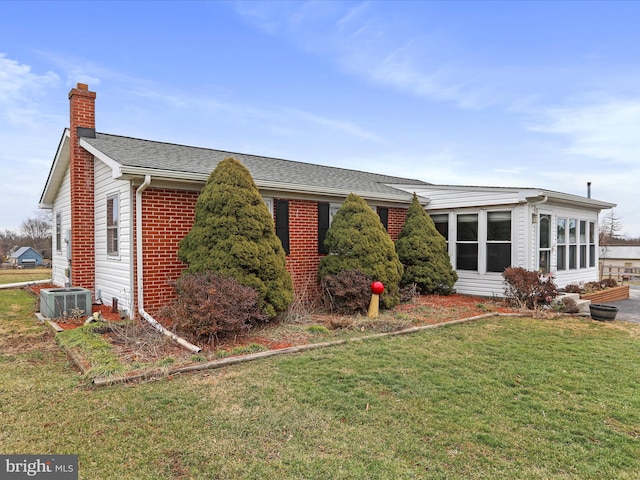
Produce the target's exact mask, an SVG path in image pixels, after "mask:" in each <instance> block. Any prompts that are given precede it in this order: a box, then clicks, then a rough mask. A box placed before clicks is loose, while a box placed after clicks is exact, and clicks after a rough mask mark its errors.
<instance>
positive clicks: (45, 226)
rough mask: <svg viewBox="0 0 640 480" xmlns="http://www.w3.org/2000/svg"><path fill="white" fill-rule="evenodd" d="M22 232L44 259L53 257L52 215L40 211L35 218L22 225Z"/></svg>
mask: <svg viewBox="0 0 640 480" xmlns="http://www.w3.org/2000/svg"><path fill="white" fill-rule="evenodd" d="M20 231H21V232H22V234H23V235H24V237H25V240H26V241H27V242H28V243H29V245H28V246H30V247H32V248H33V249H35V250H37V251H38V252H39V253H40V254H41V255H42V256H43V257H45V258H50V257H51V213H50V212H45V211H40V212H37V213H36V217H35V218H27V219H26V220H24V221H23V222H22V224H21V225H20Z"/></svg>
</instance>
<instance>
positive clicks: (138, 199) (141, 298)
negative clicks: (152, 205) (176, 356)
mask: <svg viewBox="0 0 640 480" xmlns="http://www.w3.org/2000/svg"><path fill="white" fill-rule="evenodd" d="M150 184H151V175H145V177H144V182H142V185H140V186H139V187H138V189H137V190H136V258H137V263H138V267H137V280H138V313H140V316H142V318H144V319H145V320H146V321H147V322H148V323H149V324H150V325H151V326H152V327H153V328H155V329H156V330H158V331H159V332H160V333H162V334H164V335H166V336H167V337H169V338H171V339H172V340H173V341H175V342H176V343H178V344H179V345H181V346H183V347H185V348H186V349H188V350H191V351H192V352H194V353H197V352H199V351H200V350H202V349H201V348H200V347H198V346H196V345H193V344H191V343H189V342H188V341H186V340H185V339H184V338H182V337H179V336H178V335H176V334H175V333H173V332H171V331H169V330H167V329H166V328H165V327H163V326H162V325H161V324H160V323H158V321H157V320H156V319H155V318H153V317H152V316H151V315H149V314H148V313H147V312H146V311H145V309H144V283H143V280H144V273H143V268H142V267H143V265H142V192H144V191H145V190H146V189H147V187H148V186H149V185H150Z"/></svg>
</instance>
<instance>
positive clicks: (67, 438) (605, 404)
mask: <svg viewBox="0 0 640 480" xmlns="http://www.w3.org/2000/svg"><path fill="white" fill-rule="evenodd" d="M32 303H33V299H32V298H31V297H29V296H27V295H26V294H24V293H23V292H21V291H2V292H0V351H1V352H2V354H0V364H1V366H2V368H0V418H1V419H2V424H3V428H2V429H0V451H1V452H3V453H4V454H12V453H21V454H28V453H32V454H36V453H59V454H63V453H77V454H79V456H80V457H79V458H80V462H79V467H80V468H79V470H80V471H79V475H80V478H81V479H105V478H109V479H212V478H216V479H245V478H246V479H255V478H293V479H295V478H300V479H302V478H305V479H327V478H331V479H363V478H367V479H376V478H378V479H405V478H407V479H408V478H419V479H420V478H425V479H431V478H451V479H458V478H459V479H504V478H513V479H548V478H554V479H591V478H593V479H596V478H597V479H631V478H638V477H637V475H638V474H637V472H638V471H640V455H639V452H640V395H638V384H639V382H640V366H639V365H640V325H637V324H631V323H624V322H613V323H610V324H609V323H599V322H592V321H589V320H586V319H574V318H566V319H560V320H534V319H528V318H515V317H503V318H493V319H486V320H481V321H477V322H473V323H468V324H463V325H457V326H451V327H447V328H441V329H436V330H429V331H425V332H421V333H419V334H414V335H409V336H402V337H391V338H385V339H380V340H371V341H367V342H357V343H351V344H347V345H345V346H340V347H334V348H330V349H324V350H314V351H310V352H306V353H304V354H295V355H290V356H283V357H277V358H271V359H268V360H265V361H260V362H254V363H248V364H242V365H237V366H233V367H227V368H225V369H222V370H218V371H209V372H206V373H199V374H194V375H184V376H177V377H173V378H171V379H167V380H164V381H161V382H153V383H142V384H138V385H129V386H115V387H106V388H102V389H98V390H92V389H87V388H85V387H84V386H83V382H82V379H81V377H80V375H78V374H77V373H76V372H75V371H74V370H73V369H72V368H71V366H70V364H69V362H68V360H67V359H66V357H65V356H64V355H63V354H62V353H61V352H60V350H59V349H58V348H57V347H56V346H55V344H54V342H53V341H52V338H51V336H50V334H48V333H46V331H45V330H44V329H43V327H41V326H39V325H38V324H37V323H36V322H35V320H34V318H33V316H32V314H31V311H32Z"/></svg>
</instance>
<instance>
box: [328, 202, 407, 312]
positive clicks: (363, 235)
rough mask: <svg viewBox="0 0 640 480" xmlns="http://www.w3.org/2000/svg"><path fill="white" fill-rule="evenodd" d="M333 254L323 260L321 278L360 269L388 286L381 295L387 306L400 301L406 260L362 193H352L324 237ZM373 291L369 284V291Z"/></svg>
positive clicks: (368, 292)
mask: <svg viewBox="0 0 640 480" xmlns="http://www.w3.org/2000/svg"><path fill="white" fill-rule="evenodd" d="M324 246H325V247H326V249H327V251H328V252H329V255H327V256H326V257H324V258H322V259H321V260H320V266H319V268H318V274H319V278H320V280H322V278H324V277H326V276H328V275H336V274H338V273H340V272H343V271H347V270H360V271H362V272H363V273H364V274H365V275H367V276H368V277H369V278H371V279H372V280H373V281H380V282H382V283H383V284H384V286H385V291H384V293H383V294H382V295H381V296H380V305H381V306H382V307H383V308H392V307H394V306H395V305H397V304H398V303H399V301H400V294H399V283H400V279H401V278H402V263H400V260H398V255H397V254H396V250H395V247H394V245H393V241H392V240H391V237H390V236H389V234H388V233H387V231H386V230H385V229H384V226H383V225H382V222H380V218H379V217H378V215H377V214H376V213H375V212H374V211H373V210H372V209H371V207H369V205H367V202H365V201H364V199H362V198H361V197H359V196H358V195H355V194H353V193H351V194H349V196H348V197H347V198H346V200H345V202H344V203H343V205H342V207H340V210H338V211H337V212H336V214H335V216H334V217H333V221H332V223H331V226H330V227H329V229H328V230H327V236H326V238H325V241H324ZM370 294H371V290H370V288H369V286H368V287H367V295H370Z"/></svg>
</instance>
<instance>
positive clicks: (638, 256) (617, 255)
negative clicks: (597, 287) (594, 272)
mask: <svg viewBox="0 0 640 480" xmlns="http://www.w3.org/2000/svg"><path fill="white" fill-rule="evenodd" d="M600 264H601V267H600V268H601V272H602V277H603V278H614V279H615V280H617V281H623V280H634V281H637V280H640V245H601V246H600Z"/></svg>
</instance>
